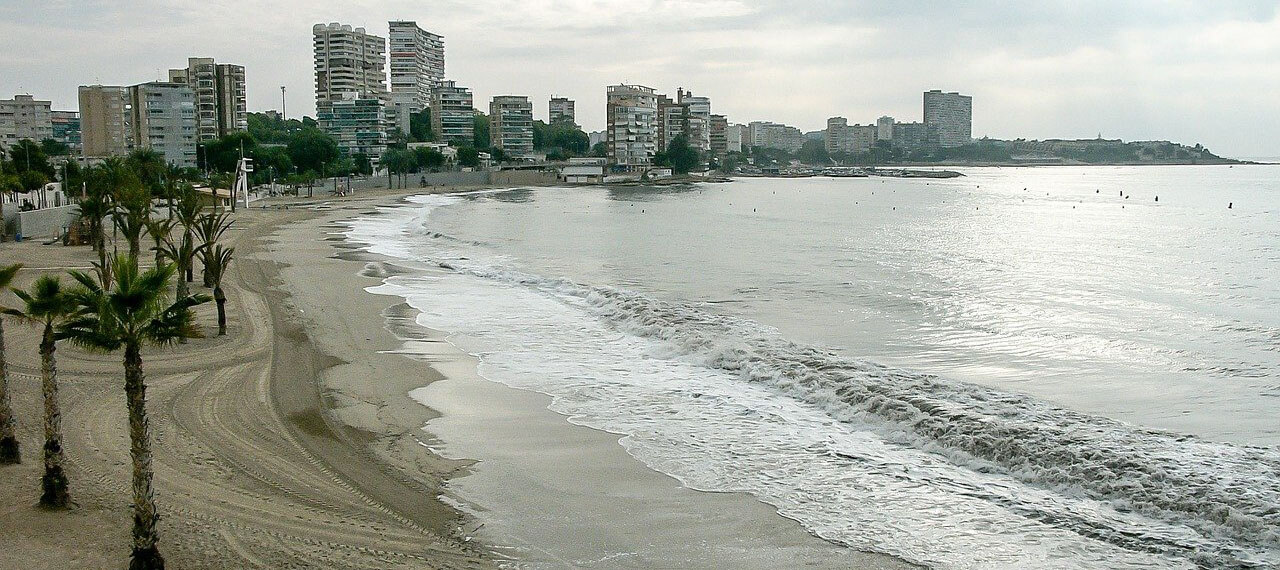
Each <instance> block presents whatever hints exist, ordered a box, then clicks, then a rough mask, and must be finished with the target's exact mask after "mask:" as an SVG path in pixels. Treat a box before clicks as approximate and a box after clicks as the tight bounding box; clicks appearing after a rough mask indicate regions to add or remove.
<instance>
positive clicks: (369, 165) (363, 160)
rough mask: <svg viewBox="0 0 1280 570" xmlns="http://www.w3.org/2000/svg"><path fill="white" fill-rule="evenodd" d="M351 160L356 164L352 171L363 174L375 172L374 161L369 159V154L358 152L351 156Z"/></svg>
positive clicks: (367, 174)
mask: <svg viewBox="0 0 1280 570" xmlns="http://www.w3.org/2000/svg"><path fill="white" fill-rule="evenodd" d="M351 162H352V164H353V165H354V166H353V168H352V169H351V172H353V173H355V174H359V175H361V176H369V175H371V174H373V161H372V160H370V159H369V155H367V154H365V153H363V152H357V153H355V154H354V155H352V156H351Z"/></svg>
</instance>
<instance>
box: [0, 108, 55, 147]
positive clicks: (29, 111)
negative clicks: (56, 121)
mask: <svg viewBox="0 0 1280 570" xmlns="http://www.w3.org/2000/svg"><path fill="white" fill-rule="evenodd" d="M50 138H53V111H52V110H51V107H50V103H49V102H48V101H37V100H36V99H35V97H32V96H31V95H14V96H13V99H0V149H9V148H13V145H16V144H18V141H20V140H23V139H29V140H31V141H34V142H37V143H39V142H40V141H43V140H44V139H50Z"/></svg>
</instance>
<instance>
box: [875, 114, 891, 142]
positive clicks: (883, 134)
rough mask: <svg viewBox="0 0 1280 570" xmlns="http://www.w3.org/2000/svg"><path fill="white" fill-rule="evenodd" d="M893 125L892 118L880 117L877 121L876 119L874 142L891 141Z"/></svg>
mask: <svg viewBox="0 0 1280 570" xmlns="http://www.w3.org/2000/svg"><path fill="white" fill-rule="evenodd" d="M893 123H894V121H893V117H880V118H879V119H876V140H878V141H892V140H893Z"/></svg>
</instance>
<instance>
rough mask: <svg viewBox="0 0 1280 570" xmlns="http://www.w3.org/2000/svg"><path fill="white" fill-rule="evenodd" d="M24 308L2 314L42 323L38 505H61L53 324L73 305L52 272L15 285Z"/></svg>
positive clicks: (63, 482) (64, 496)
mask: <svg viewBox="0 0 1280 570" xmlns="http://www.w3.org/2000/svg"><path fill="white" fill-rule="evenodd" d="M13 293H14V294H15V295H17V296H18V298H19V299H22V303H23V305H24V306H25V310H21V311H20V310H18V309H5V311H4V312H5V314H7V315H12V316H15V317H18V319H20V320H22V321H26V322H30V323H33V324H43V325H44V333H43V334H42V335H41V336H40V381H41V382H40V385H41V386H42V388H43V390H44V477H42V478H41V479H40V488H41V491H42V492H41V493H40V506H43V507H47V508H53V509H61V508H66V507H67V505H68V504H70V502H71V496H70V495H69V494H68V492H67V475H66V473H65V472H64V471H63V469H62V464H63V461H64V458H63V455H62V409H61V408H60V407H59V406H58V363H57V360H56V359H55V358H54V350H55V349H56V344H55V343H54V341H55V340H57V338H56V337H55V335H54V331H53V325H55V324H59V323H61V321H62V320H63V319H65V318H66V317H67V315H69V314H71V312H72V311H73V310H74V309H75V306H74V305H73V304H72V299H71V298H70V297H68V296H67V293H66V291H64V290H63V289H62V281H61V280H60V279H59V278H58V277H54V276H52V275H44V276H41V277H40V278H39V279H36V282H35V284H34V285H32V286H31V290H30V291H21V290H18V289H14V290H13Z"/></svg>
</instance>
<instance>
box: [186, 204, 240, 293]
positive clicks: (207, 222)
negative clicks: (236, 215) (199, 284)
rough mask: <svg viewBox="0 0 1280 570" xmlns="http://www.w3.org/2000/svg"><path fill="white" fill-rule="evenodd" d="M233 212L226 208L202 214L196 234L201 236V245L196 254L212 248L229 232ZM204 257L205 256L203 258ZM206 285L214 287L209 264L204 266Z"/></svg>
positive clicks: (196, 249)
mask: <svg viewBox="0 0 1280 570" xmlns="http://www.w3.org/2000/svg"><path fill="white" fill-rule="evenodd" d="M231 221H232V220H231V214H229V213H227V211H226V210H215V211H213V212H209V213H208V214H205V215H203V216H200V221H199V223H197V224H196V236H197V237H199V238H200V245H199V246H198V247H196V248H195V252H196V255H200V252H202V251H205V250H212V249H213V248H214V246H216V245H217V244H218V240H220V239H222V235H223V234H225V233H227V229H229V228H230V227H231ZM201 259H202V260H203V259H204V258H203V257H202V258H201ZM204 286H205V287H212V286H213V279H212V278H211V276H210V275H209V266H208V265H205V266H204Z"/></svg>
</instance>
